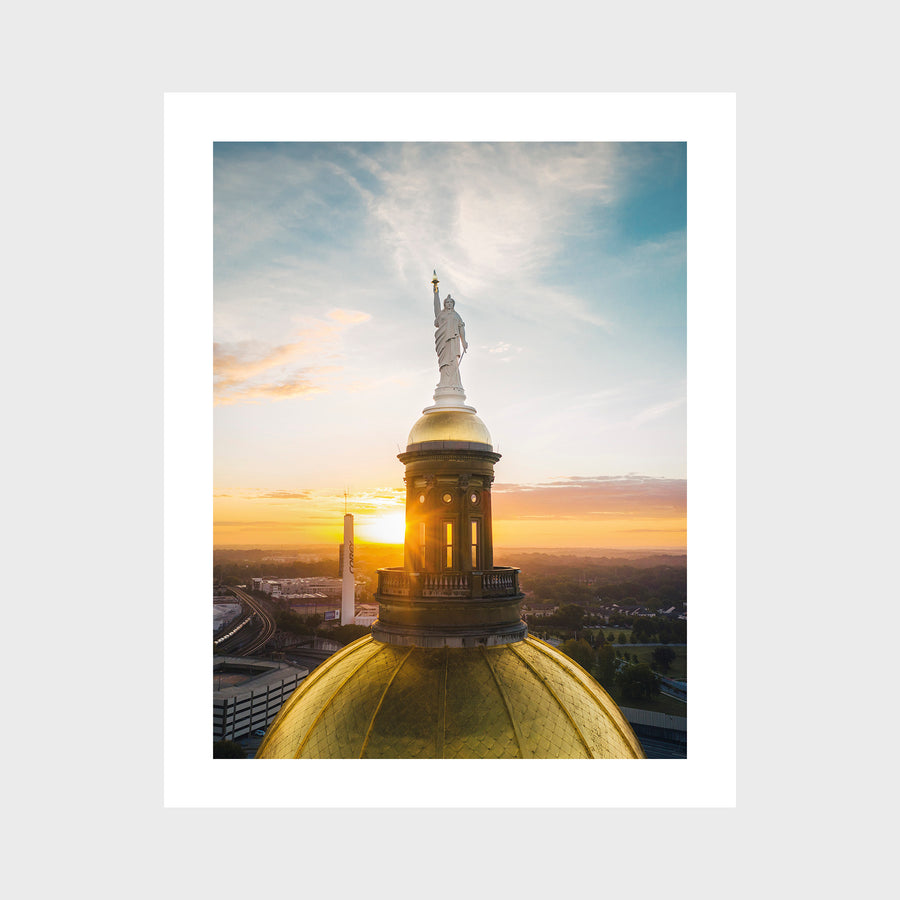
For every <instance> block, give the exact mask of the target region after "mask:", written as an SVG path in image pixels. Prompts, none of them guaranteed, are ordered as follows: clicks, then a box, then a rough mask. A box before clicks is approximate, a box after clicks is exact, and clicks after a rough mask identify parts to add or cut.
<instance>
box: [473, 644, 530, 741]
mask: <svg viewBox="0 0 900 900" xmlns="http://www.w3.org/2000/svg"><path fill="white" fill-rule="evenodd" d="M481 654H482V656H484V661H485V662H486V663H487V665H488V668H489V669H490V670H491V675H493V676H494V682H495V683H496V685H497V690H498V691H499V693H500V698H501V699H502V700H503V705H504V706H505V707H506V712H507V715H509V722H510V725H512V729H513V733H514V734H515V736H516V742H517V743H518V745H519V757H520V758H521V759H529V758H531V757H533V756H534V754H533V753H531V751H530V750H529V749H528V746H527V744H526V743H525V741H524V739H523V738H522V732H521V730H520V729H519V723H518V721H516V717H515V716H514V715H513V711H512V706H511V705H510V702H509V697H508V696H507V694H506V691H505V690H504V689H503V683H502V682H501V681H500V676H499V675H497V670H496V669H495V668H494V664H493V663H492V662H491V657H490V655H489V654H488V652H487V650H485V648H484V647H482V648H481Z"/></svg>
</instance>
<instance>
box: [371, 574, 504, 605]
mask: <svg viewBox="0 0 900 900" xmlns="http://www.w3.org/2000/svg"><path fill="white" fill-rule="evenodd" d="M378 593H379V594H380V595H381V596H383V597H454V598H467V597H471V598H475V599H477V598H480V597H515V596H516V595H517V594H518V593H519V570H518V569H511V568H498V569H489V570H488V571H486V572H407V571H406V570H405V569H379V570H378Z"/></svg>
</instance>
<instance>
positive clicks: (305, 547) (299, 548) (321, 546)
mask: <svg viewBox="0 0 900 900" xmlns="http://www.w3.org/2000/svg"><path fill="white" fill-rule="evenodd" d="M355 544H356V545H357V546H360V545H362V546H368V547H396V548H398V549H401V550H402V549H403V544H402V543H399V544H398V543H392V542H384V541H365V540H356V541H355ZM339 547H340V542H337V543H331V542H321V543H316V544H301V545H297V544H265V543H249V544H235V543H221V544H213V550H291V551H293V552H295V553H303V552H310V551H314V550H315V551H318V550H326V549H327V550H332V549H333V550H334V552H337V551H338V548H339ZM494 549H495V550H518V551H521V552H529V551H532V552H534V551H541V552H562V551H567V552H571V551H585V550H590V551H592V552H594V553H687V547H594V546H587V545H586V546H565V547H562V546H561V547H546V546H513V545H496V546H495V548H494Z"/></svg>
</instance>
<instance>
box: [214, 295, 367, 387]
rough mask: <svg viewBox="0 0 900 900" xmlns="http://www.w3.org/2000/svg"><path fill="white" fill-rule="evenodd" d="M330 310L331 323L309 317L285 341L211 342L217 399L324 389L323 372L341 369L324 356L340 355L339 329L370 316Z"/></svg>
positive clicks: (338, 356)
mask: <svg viewBox="0 0 900 900" xmlns="http://www.w3.org/2000/svg"><path fill="white" fill-rule="evenodd" d="M328 316H329V318H331V319H332V322H331V323H329V322H322V321H315V320H307V321H306V323H305V325H304V327H303V328H302V330H301V332H300V334H298V340H296V341H292V342H290V343H286V344H279V345H276V346H267V345H265V344H264V343H263V342H261V341H259V340H249V341H238V342H234V343H230V344H225V343H215V344H213V376H214V381H213V394H214V398H215V403H216V404H230V403H239V402H248V401H259V400H283V399H287V398H291V397H297V396H301V395H303V394H311V393H320V392H322V391H325V390H327V387H326V385H325V384H324V383H323V377H324V376H325V375H327V374H330V373H334V372H338V371H340V370H341V367H340V366H335V365H329V364H328V361H329V360H334V359H337V360H340V358H341V353H340V349H339V346H340V338H341V335H342V333H343V331H344V330H345V329H346V328H348V327H350V326H352V325H356V324H359V323H361V322H366V321H368V320H369V319H371V316H370V315H369V314H368V313H365V312H359V311H357V310H348V309H332V310H331V311H330V312H329V313H328ZM301 363H302V364H301Z"/></svg>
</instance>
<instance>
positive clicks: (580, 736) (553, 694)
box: [506, 644, 595, 759]
mask: <svg viewBox="0 0 900 900" xmlns="http://www.w3.org/2000/svg"><path fill="white" fill-rule="evenodd" d="M506 646H507V647H508V648H509V649H510V650H511V651H512V652H513V653H515V654H516V656H518V657H519V659H521V660H522V662H523V663H524V664H525V665H526V666H528V668H529V669H530V670H531V671H532V672H533V673H534V674H535V675H536V676H537V678H538V679H539V680H540V682H541V684H542V685H543V686H544V688H545V689H546V690H547V692H548V693H549V694H550V696H551V697H553V699H554V700H555V701H556V702H557V703H558V704H559V708H560V709H561V710H562V711H563V712H564V713H565V716H566V718H567V719H568V720H569V722H570V724H571V725H572V727H573V728H574V729H575V733H576V734H577V735H578V740H580V741H581V743H582V744H584V747H585V750H587V754H588V756H589V757H590V758H591V759H594V758H595V757H594V751H593V750H592V749H591V745H590V744H589V743H588V742H587V741H586V740H585V737H584V735H583V734H582V733H581V729H580V728H579V727H578V723H577V722H576V721H575V720H574V719H573V718H572V714H571V713H570V712H569V710H568V709H566V705H565V704H564V703H563V702H562V700H560V699H559V696H558V695H557V693H556V691H555V690H553V687H552V686H551V684H550V682H549V681H548V680H547V679H546V678H545V677H544V675H543V674H541V673H540V672H538V670H537V669H536V668H535V667H534V666H533V665H531V663H530V662H529V661H528V660H527V659H525V657H524V656H523V655H522V654H521V653H520V652H519V651H518V649H517V648H516V645H515V644H507V645H506Z"/></svg>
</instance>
